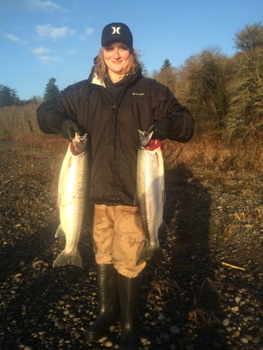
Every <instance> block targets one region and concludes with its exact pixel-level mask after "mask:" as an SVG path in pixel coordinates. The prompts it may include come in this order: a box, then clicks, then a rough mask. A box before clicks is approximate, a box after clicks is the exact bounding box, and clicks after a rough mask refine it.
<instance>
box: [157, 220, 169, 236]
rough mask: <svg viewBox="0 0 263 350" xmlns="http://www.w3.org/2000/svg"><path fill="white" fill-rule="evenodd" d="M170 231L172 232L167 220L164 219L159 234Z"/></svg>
mask: <svg viewBox="0 0 263 350" xmlns="http://www.w3.org/2000/svg"><path fill="white" fill-rule="evenodd" d="M169 232H170V230H169V227H168V225H167V223H166V222H165V221H162V223H161V225H160V227H159V229H158V235H159V234H162V233H169Z"/></svg>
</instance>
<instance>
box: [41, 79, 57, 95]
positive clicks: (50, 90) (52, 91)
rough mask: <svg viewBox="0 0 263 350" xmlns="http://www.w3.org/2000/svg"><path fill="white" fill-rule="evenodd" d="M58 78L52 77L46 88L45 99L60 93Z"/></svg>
mask: <svg viewBox="0 0 263 350" xmlns="http://www.w3.org/2000/svg"><path fill="white" fill-rule="evenodd" d="M55 83H56V79H55V78H51V79H49V81H48V83H47V85H46V89H45V94H44V99H46V100H49V99H51V98H53V97H55V96H56V95H57V94H58V93H59V88H58V87H57V85H56V84H55Z"/></svg>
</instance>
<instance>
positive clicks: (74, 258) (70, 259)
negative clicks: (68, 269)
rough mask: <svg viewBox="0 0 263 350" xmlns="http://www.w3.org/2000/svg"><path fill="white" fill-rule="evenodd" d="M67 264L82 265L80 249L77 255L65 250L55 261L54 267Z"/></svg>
mask: <svg viewBox="0 0 263 350" xmlns="http://www.w3.org/2000/svg"><path fill="white" fill-rule="evenodd" d="M65 265H74V266H77V267H82V259H81V256H80V253H79V251H78V250H77V252H76V254H75V255H69V254H67V253H66V251H65V250H63V252H62V253H61V254H59V256H58V257H57V258H56V260H55V261H54V263H53V267H61V266H65Z"/></svg>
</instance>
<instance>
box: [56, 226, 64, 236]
mask: <svg viewBox="0 0 263 350" xmlns="http://www.w3.org/2000/svg"><path fill="white" fill-rule="evenodd" d="M65 236H66V234H65V232H64V231H63V228H62V227H61V225H59V227H58V229H57V231H56V233H55V237H56V238H59V237H65Z"/></svg>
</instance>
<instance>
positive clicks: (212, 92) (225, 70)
mask: <svg viewBox="0 0 263 350" xmlns="http://www.w3.org/2000/svg"><path fill="white" fill-rule="evenodd" d="M234 43H235V48H236V50H237V52H236V53H235V55H234V56H233V57H227V56H225V55H223V54H222V53H221V52H220V50H218V49H215V48H212V49H205V50H203V51H202V52H201V53H199V54H198V55H194V56H191V57H189V58H188V59H187V60H186V62H185V64H184V65H183V66H182V67H180V68H179V69H177V68H174V67H172V66H171V64H170V62H169V60H168V59H166V60H165V62H164V65H163V67H162V68H161V70H160V71H159V72H155V74H154V78H155V79H156V80H158V81H160V82H162V83H164V84H165V85H167V86H168V87H169V88H170V89H171V90H172V91H173V93H174V94H175V96H176V97H177V98H178V100H179V101H180V102H182V103H184V104H185V105H186V106H187V107H188V108H189V109H190V111H191V112H192V113H193V115H194V117H195V119H196V121H197V124H198V126H199V130H200V129H205V130H214V131H216V133H217V134H220V133H221V134H222V135H223V136H228V137H229V138H246V137H248V136H249V137H254V136H255V137H257V136H260V135H261V134H262V131H263V25H262V24H261V22H259V23H254V24H253V25H247V26H245V27H244V28H243V29H242V30H240V31H239V32H237V33H236V34H235V38H234ZM200 131H202V130H200Z"/></svg>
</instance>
